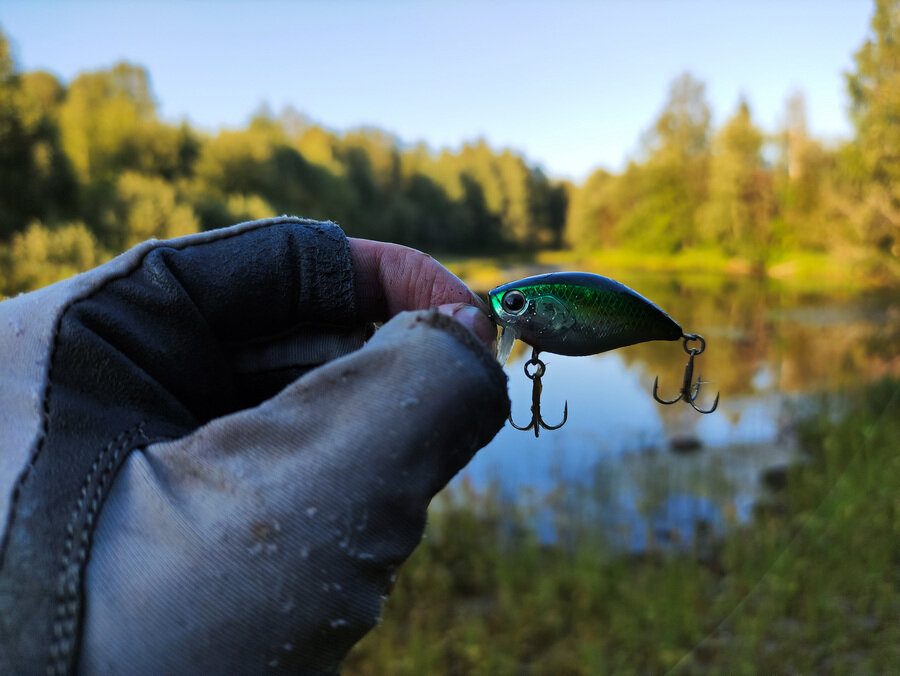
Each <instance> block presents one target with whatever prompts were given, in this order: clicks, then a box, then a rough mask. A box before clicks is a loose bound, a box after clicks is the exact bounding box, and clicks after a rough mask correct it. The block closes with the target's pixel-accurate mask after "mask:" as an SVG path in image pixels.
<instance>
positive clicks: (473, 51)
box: [0, 0, 873, 181]
mask: <svg viewBox="0 0 900 676" xmlns="http://www.w3.org/2000/svg"><path fill="white" fill-rule="evenodd" d="M872 11H873V3H872V2H871V1H869V0H865V1H864V0H747V1H745V0H691V1H686V0H684V1H682V0H621V1H620V0H597V1H595V2H586V1H583V2H576V1H574V0H556V1H554V2H507V1H500V0H486V1H482V2H475V1H474V0H471V1H468V2H460V1H457V2H441V1H439V0H421V1H419V2H412V1H406V2H400V1H391V2H386V1H385V2H376V1H369V2H364V1H362V0H354V1H349V0H331V1H326V0H319V1H306V2H303V1H295V2H287V1H285V2H276V1H274V0H272V1H269V0H257V1H255V2H252V3H251V2H246V3H245V2H236V1H230V0H220V1H219V2H212V1H209V0H206V1H204V0H181V1H179V2H166V1H162V0H161V1H157V2H137V1H133V0H130V1H127V2H126V1H123V0H119V1H118V2H112V1H95V2H87V1H85V0H69V1H67V2H50V1H45V0H3V1H2V3H0V28H2V29H3V31H4V32H5V33H6V35H7V37H8V38H10V40H11V42H12V45H13V54H14V56H15V58H16V63H17V65H18V67H19V68H20V69H22V70H35V69H44V70H49V71H51V72H53V73H54V74H56V75H57V76H58V77H60V78H61V79H62V80H64V81H70V80H71V79H72V78H74V77H75V76H76V75H77V74H78V73H79V72H82V71H85V70H96V69H101V68H108V67H109V66H111V65H112V64H114V63H115V62H117V61H120V60H125V61H129V62H131V63H135V64H139V65H141V66H144V67H145V68H147V70H148V71H149V73H150V77H151V84H152V88H153V92H154V95H155V97H156V99H157V102H158V104H159V114H160V116H161V117H162V118H163V119H166V120H169V121H173V122H178V121H180V120H187V121H189V122H190V123H191V124H193V125H196V126H197V127H200V128H202V129H205V130H207V131H210V132H215V131H216V130H218V129H219V128H222V127H232V128H234V127H242V126H244V125H246V123H247V122H248V121H249V119H250V117H251V116H252V114H253V113H254V112H255V111H257V110H259V109H260V106H261V105H262V104H266V105H267V106H268V107H269V108H270V109H271V110H272V111H274V112H276V113H277V112H279V111H280V110H281V109H282V108H283V107H285V106H292V107H293V108H294V109H296V110H297V111H300V112H301V113H303V114H305V115H306V116H308V117H309V118H310V119H312V120H313V121H314V122H316V123H318V124H321V125H323V126H326V127H328V128H330V129H333V130H335V131H344V130H347V129H351V128H355V127H360V126H374V127H378V128H380V129H383V130H385V131H387V132H389V133H392V134H394V135H396V136H397V137H398V138H399V139H400V140H401V141H402V142H404V143H416V142H420V141H422V142H425V143H426V144H428V145H429V146H430V147H432V148H433V149H440V148H443V147H449V148H458V147H459V145H460V144H461V143H463V142H465V141H472V140H475V139H478V138H484V139H486V140H487V142H488V143H489V144H490V145H491V146H493V147H495V148H503V147H510V148H512V149H514V150H516V151H517V152H520V153H522V154H524V156H525V157H526V158H527V160H528V161H529V162H531V163H534V164H536V165H538V166H540V167H541V168H542V169H543V170H544V171H545V172H547V173H548V174H549V175H551V176H554V177H558V178H569V179H572V180H576V181H580V180H582V179H584V178H585V177H586V176H587V175H588V174H589V173H590V172H591V171H593V170H595V169H597V168H601V167H602V168H605V169H608V170H612V171H619V170H621V169H622V168H623V167H624V166H625V164H626V162H627V161H628V159H629V158H630V157H635V156H636V154H637V151H638V148H639V140H640V137H641V134H642V133H643V132H644V131H645V130H646V129H647V128H648V127H650V126H651V125H652V123H653V120H654V119H655V118H656V116H657V115H658V113H659V111H660V109H661V108H662V106H663V104H664V102H665V98H666V93H667V90H668V87H669V84H670V83H671V81H672V80H673V79H674V78H676V77H677V76H678V75H680V74H681V73H683V72H685V71H690V72H691V73H692V74H693V75H694V76H695V77H696V78H698V79H700V80H701V81H703V82H705V83H706V87H707V89H706V92H707V97H708V99H709V101H710V104H711V107H712V110H713V123H714V125H717V126H718V125H720V124H722V123H723V122H724V121H725V120H727V119H728V117H729V116H730V115H731V114H732V113H733V112H734V111H735V109H736V107H737V104H738V102H739V100H740V99H741V97H744V98H745V99H746V100H747V101H748V102H749V103H750V107H751V111H752V113H753V118H754V121H755V122H756V123H757V124H758V125H760V126H761V127H762V128H763V129H765V130H766V131H775V130H776V129H777V128H778V127H779V126H780V125H781V124H782V123H783V120H784V119H785V112H784V111H785V100H786V99H787V97H788V96H789V95H790V94H792V93H793V92H796V91H800V92H802V93H803V95H804V96H805V98H806V105H807V115H808V126H809V129H810V132H811V133H812V134H813V135H814V136H816V137H818V138H821V139H823V140H826V141H834V140H837V139H840V138H849V137H850V135H851V133H852V132H851V126H850V123H849V120H848V117H847V105H848V98H847V95H846V88H845V85H844V77H843V73H845V72H847V71H849V70H852V69H853V54H854V53H855V52H856V50H857V49H858V48H859V46H860V45H861V44H862V43H863V41H864V40H865V38H866V36H867V35H868V34H869V20H870V17H871V14H872Z"/></svg>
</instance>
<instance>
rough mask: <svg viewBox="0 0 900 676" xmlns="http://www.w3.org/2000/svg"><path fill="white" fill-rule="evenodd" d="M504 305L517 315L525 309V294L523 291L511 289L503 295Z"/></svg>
mask: <svg viewBox="0 0 900 676" xmlns="http://www.w3.org/2000/svg"><path fill="white" fill-rule="evenodd" d="M502 305H503V309H504V310H506V311H507V312H511V313H512V314H514V315H517V314H519V313H520V312H522V310H524V309H525V296H524V295H523V294H522V292H521V291H510V292H509V293H507V294H506V295H505V296H503V301H502Z"/></svg>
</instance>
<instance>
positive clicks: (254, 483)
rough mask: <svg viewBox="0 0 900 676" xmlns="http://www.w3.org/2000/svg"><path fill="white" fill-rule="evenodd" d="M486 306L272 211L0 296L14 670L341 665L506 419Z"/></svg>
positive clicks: (3, 503) (425, 274)
mask: <svg viewBox="0 0 900 676" xmlns="http://www.w3.org/2000/svg"><path fill="white" fill-rule="evenodd" d="M475 302H476V301H475V300H474V297H473V296H472V294H471V292H469V291H468V290H467V289H466V288H465V286H463V285H462V283H461V282H459V280H457V279H456V278H454V277H453V276H452V275H450V273H448V272H447V271H446V270H445V269H444V268H442V267H441V266H440V265H439V264H437V263H436V262H435V261H433V260H432V259H430V258H428V257H427V256H425V255H424V254H421V253H419V252H416V251H413V250H411V249H406V248H404V247H399V246H396V245H388V244H380V243H375V242H367V241H364V240H349V241H348V240H347V239H346V238H345V237H344V235H343V233H342V232H341V231H340V230H339V229H338V228H337V227H336V226H334V225H333V224H329V223H317V222H311V221H302V220H299V219H292V218H277V219H270V220H267V221H258V222H253V223H246V224H242V225H239V226H235V227H233V228H228V229H225V230H217V231H212V232H207V233H202V234H199V235H192V236H189V237H185V238H180V239H176V240H171V241H167V242H157V241H150V242H145V243H144V244H142V245H140V246H138V247H136V248H135V249H132V250H131V251H129V252H127V253H125V254H123V255H122V256H120V257H118V258H116V259H114V260H113V261H110V262H109V263H107V264H105V265H103V266H101V267H99V268H96V269H94V270H92V271H90V272H87V273H85V274H82V275H79V276H77V277H74V278H72V279H70V280H67V281H65V282H60V283H58V284H55V285H53V286H50V287H47V288H45V289H42V290H40V291H36V292H34V293H31V294H27V295H23V296H19V297H17V298H13V299H9V300H6V301H4V302H3V303H0V383H2V385H0V411H2V412H3V413H2V418H0V518H2V521H0V528H2V540H0V672H2V673H36V672H39V671H41V672H43V671H46V672H48V673H62V672H73V671H76V670H79V671H83V672H85V673H95V672H96V673H126V672H127V673H129V674H142V673H148V674H149V673H153V674H158V673H188V672H189V673H200V672H202V673H254V672H261V671H292V672H296V671H303V672H331V671H335V670H336V669H337V668H338V667H339V665H340V661H341V659H342V658H343V657H344V656H345V655H346V653H347V651H348V650H349V649H350V647H351V646H352V645H353V644H354V643H355V642H356V641H358V640H359V639H360V638H361V637H362V636H363V635H364V634H365V633H366V632H367V631H368V630H369V629H370V628H371V627H372V626H373V625H374V623H375V622H376V621H377V618H378V616H379V613H380V609H381V604H382V601H383V598H384V594H386V593H387V591H388V590H389V588H390V586H391V584H392V581H393V579H394V575H395V574H396V571H397V569H398V567H399V566H400V564H401V563H402V562H403V561H404V560H405V559H406V558H407V557H408V556H409V554H410V553H411V552H412V550H413V549H414V547H415V546H416V545H417V544H418V542H419V540H420V538H421V535H422V530H423V528H424V524H425V515H426V508H427V505H428V503H429V501H430V500H431V498H432V497H433V496H434V494H435V493H436V492H437V491H439V490H440V489H441V488H442V487H443V486H444V485H445V484H446V483H447V481H449V479H450V478H451V477H452V476H453V475H454V474H455V473H456V472H458V471H459V469H460V468H462V467H463V466H464V465H465V464H466V463H467V462H468V460H469V459H470V458H471V457H472V455H473V454H474V452H475V451H476V450H477V449H478V448H480V447H482V446H483V445H485V444H486V443H487V442H488V441H489V440H490V439H491V438H492V437H493V436H494V434H496V432H497V431H498V430H499V429H500V427H501V426H502V425H503V422H504V420H505V418H506V416H507V414H508V411H509V400H508V398H507V396H506V378H505V376H504V374H503V372H502V370H501V369H500V367H499V366H498V364H497V363H496V361H495V360H494V359H492V357H491V355H490V353H489V351H488V349H487V348H486V347H485V344H486V343H490V341H491V339H492V335H493V330H492V326H491V324H490V323H489V321H488V320H487V318H486V317H485V316H484V315H483V314H481V313H480V312H479V311H478V310H476V309H475V308H473V307H471V304H472V303H475ZM432 306H441V307H440V310H441V311H440V312H439V311H436V310H430V311H419V312H405V310H415V309H419V308H429V307H432ZM448 315H452V317H451V316H448ZM391 317H393V318H391ZM388 319H389V321H387V322H386V323H385V324H384V325H383V327H382V328H381V329H380V330H379V331H378V332H377V333H375V335H374V337H372V338H371V340H369V341H368V342H367V343H365V344H364V340H365V337H366V328H367V326H369V322H372V321H385V320H388ZM457 320H460V321H457ZM461 322H462V323H461ZM464 324H465V325H464Z"/></svg>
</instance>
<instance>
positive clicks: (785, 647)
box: [344, 379, 900, 674]
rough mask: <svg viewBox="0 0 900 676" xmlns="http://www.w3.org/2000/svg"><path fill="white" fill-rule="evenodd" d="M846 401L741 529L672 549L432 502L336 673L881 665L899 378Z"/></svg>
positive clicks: (892, 637)
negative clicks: (618, 543)
mask: <svg viewBox="0 0 900 676" xmlns="http://www.w3.org/2000/svg"><path fill="white" fill-rule="evenodd" d="M843 400H844V401H845V402H846V410H844V409H843V408H842V409H841V411H842V412H841V413H839V414H836V413H835V406H834V402H833V400H832V401H831V402H828V401H825V400H823V402H822V405H821V407H820V408H819V411H818V412H817V413H816V414H814V415H812V416H810V417H809V418H808V419H806V420H805V421H804V422H803V423H802V424H801V425H800V429H799V438H800V442H801V445H802V448H803V451H804V454H805V456H806V458H807V462H804V463H800V464H798V465H797V466H795V467H793V468H791V469H790V470H789V471H788V473H787V478H786V482H785V485H784V486H783V487H782V488H780V489H779V490H777V491H775V492H774V493H773V494H772V495H771V497H770V498H769V499H768V500H767V501H766V502H765V503H763V504H760V505H758V506H757V509H756V510H755V513H754V517H753V519H752V521H751V522H750V523H749V524H747V525H745V526H742V527H739V528H737V529H734V530H732V531H731V532H730V533H729V534H727V535H726V536H725V537H724V538H722V539H718V540H711V539H706V540H704V539H702V538H698V539H697V540H696V541H695V542H694V543H692V544H691V545H690V546H688V547H687V549H683V550H681V551H669V552H660V551H653V550H650V551H648V552H647V553H644V554H641V555H637V556H636V555H630V554H623V553H616V552H615V551H613V550H612V549H611V548H610V547H609V546H608V545H607V544H606V543H604V542H603V540H602V538H601V537H599V536H598V535H597V534H596V532H595V531H592V529H591V528H590V527H589V525H587V524H584V525H582V526H581V527H580V532H578V533H575V534H574V535H575V537H574V539H573V538H572V537H567V538H566V542H568V543H572V542H575V543H576V544H575V546H574V547H573V546H562V545H546V544H541V543H540V542H539V541H538V540H537V538H536V537H535V535H534V533H533V530H532V529H530V528H529V527H528V526H527V515H525V514H520V515H519V517H518V518H513V519H512V520H511V519H510V518H509V516H508V512H507V511H506V510H501V505H500V502H499V500H498V499H497V498H496V496H492V495H487V496H485V495H475V494H474V493H473V494H470V495H469V496H468V498H469V500H467V501H460V500H458V499H453V500H451V499H449V498H447V497H446V496H441V497H439V500H438V504H437V505H436V507H437V508H436V509H432V512H431V518H430V523H429V526H428V529H427V534H426V539H425V540H424V541H423V542H422V544H421V545H420V547H419V548H418V549H417V550H416V552H415V553H414V554H413V556H412V557H411V558H410V560H409V561H408V562H407V564H406V565H405V566H404V568H403V570H402V572H401V575H400V577H399V580H398V582H397V585H396V588H395V590H394V592H393V594H392V596H391V597H390V599H389V600H388V602H387V604H386V606H385V609H384V620H383V622H382V623H381V624H380V625H379V626H378V627H376V628H375V629H374V630H373V631H372V632H371V633H370V634H369V635H368V636H367V637H366V638H365V639H364V640H363V641H362V642H361V643H360V644H359V645H358V646H357V647H356V648H355V649H354V650H353V651H352V652H351V654H350V656H349V658H348V659H347V661H346V664H345V667H344V673H346V674H373V673H378V674H380V673H409V674H422V673H450V674H470V673H471V674H504V673H521V672H523V671H528V672H531V673H554V674H559V673H562V674H565V673H571V674H581V673H583V674H597V673H651V674H653V673H663V672H666V671H669V670H672V669H674V670H675V672H676V673H731V674H742V673H747V674H750V673H798V672H799V673H811V672H817V673H854V674H859V673H891V672H894V673H896V672H897V671H898V670H900V593H898V583H900V450H898V443H900V442H898V440H900V382H898V381H896V380H890V379H888V380H883V381H880V382H878V383H875V384H872V385H869V386H866V387H864V388H861V389H859V390H858V391H856V392H852V393H845V395H843ZM570 535H572V534H570Z"/></svg>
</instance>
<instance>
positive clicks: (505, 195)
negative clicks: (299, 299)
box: [0, 34, 567, 295]
mask: <svg viewBox="0 0 900 676" xmlns="http://www.w3.org/2000/svg"><path fill="white" fill-rule="evenodd" d="M566 206H567V195H566V188H565V186H563V185H561V184H559V183H557V182H552V181H551V180H550V179H548V177H547V176H545V175H544V174H543V173H542V172H541V170H540V169H538V168H536V167H534V166H530V165H529V164H528V163H526V162H525V160H524V159H523V158H522V157H521V156H519V155H517V154H514V153H512V152H510V151H503V152H496V151H494V150H492V149H491V148H489V147H488V146H487V145H486V144H485V143H484V142H480V141H479V142H476V143H472V144H467V145H465V146H464V147H463V148H462V149H461V150H460V151H459V152H455V153H451V152H442V153H440V154H437V155H435V154H434V153H432V152H430V151H429V150H428V149H427V148H426V147H425V146H424V145H419V146H415V147H412V148H405V147H402V146H401V145H400V144H399V143H398V141H397V140H396V139H395V138H393V137H391V136H389V135H387V134H384V133H382V132H380V131H375V130H359V131H353V132H350V133H346V134H340V135H339V134H335V133H333V132H331V131H329V130H327V129H324V128H322V127H320V126H317V125H314V124H311V123H309V122H307V121H306V120H304V118H303V117H302V116H300V115H299V114H297V113H295V112H293V111H290V110H289V111H286V112H284V113H282V114H281V115H279V116H277V117H276V116H273V115H272V114H271V113H268V112H266V111H263V112H260V113H258V114H257V115H256V116H255V117H254V118H253V119H252V121H251V122H250V124H249V125H248V126H247V128H246V129H241V130H229V131H221V132H219V133H218V134H216V135H208V134H204V133H202V132H200V131H197V130H195V129H192V128H191V127H189V126H188V125H186V124H181V125H172V124H167V123H165V122H163V121H161V120H159V119H158V117H157V110H156V105H155V102H154V99H153V95H152V92H151V90H150V85H149V78H148V74H147V73H146V71H145V70H143V69H142V68H140V67H138V66H134V65H131V64H127V63H120V64H118V65H116V66H114V67H113V68H111V69H109V70H102V71H97V72H89V73H84V74H82V75H79V76H78V77H77V78H75V79H74V80H73V81H72V82H71V83H69V84H68V85H66V84H64V83H61V82H60V81H59V80H58V79H57V78H56V77H54V76H53V75H51V74H49V73H46V72H19V71H17V70H16V68H15V65H14V62H13V60H12V58H11V54H10V49H9V43H8V41H7V40H6V39H5V37H4V36H2V34H0V293H4V294H6V295H9V294H11V293H15V292H18V291H22V290H27V289H32V288H35V287H37V286H41V285H43V284H47V283H50V282H52V281H55V280H56V279H59V278H61V277H64V276H67V275H70V274H72V273H74V272H76V271H78V270H82V269H86V268H88V267H91V266H93V265H95V264H96V263H98V262H99V261H101V260H103V259H105V258H108V257H109V256H110V255H112V254H114V253H118V252H120V251H122V250H124V249H126V248H128V247H130V246H132V245H134V244H136V243H138V242H140V241H142V240H145V239H147V238H149V237H156V238H166V237H174V236H178V235H183V234H187V233H191V232H196V231H198V230H207V229H211V228H218V227H222V226H226V225H231V224H234V223H237V222H240V221H243V220H248V219H254V218H264V217H268V216H273V215H278V214H283V213H287V214H296V215H302V216H306V217H309V218H318V219H329V220H335V221H337V222H339V223H340V224H341V225H342V226H344V228H345V230H346V231H347V232H348V234H351V235H355V236H362V237H370V238H374V239H382V240H390V241H396V242H402V243H406V244H409V245H412V246H416V247H421V248H425V249H429V250H432V251H441V252H459V253H499V252H502V251H509V250H517V249H520V250H535V249H538V248H541V247H548V246H559V245H560V244H561V242H562V238H563V229H564V225H565V215H566Z"/></svg>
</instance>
